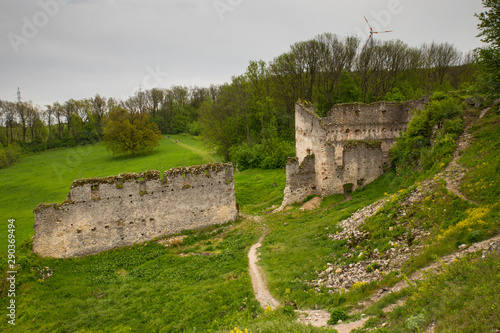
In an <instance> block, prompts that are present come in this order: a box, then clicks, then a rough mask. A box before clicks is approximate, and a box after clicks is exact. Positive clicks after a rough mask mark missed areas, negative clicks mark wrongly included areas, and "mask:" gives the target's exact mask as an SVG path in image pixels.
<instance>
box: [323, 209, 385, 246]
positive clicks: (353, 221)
mask: <svg viewBox="0 0 500 333" xmlns="http://www.w3.org/2000/svg"><path fill="white" fill-rule="evenodd" d="M385 202H386V201H385V200H380V201H377V202H375V203H373V204H371V205H369V206H366V207H364V208H362V209H360V210H358V211H357V212H356V213H354V214H353V215H352V216H351V217H349V218H347V219H345V220H343V221H340V222H339V224H338V227H340V228H342V229H343V230H342V231H340V232H339V233H336V234H334V235H328V237H329V238H330V239H332V240H338V241H340V240H343V239H350V240H352V239H362V238H365V237H366V236H367V235H368V233H366V232H363V231H360V230H359V229H358V227H360V226H361V225H363V223H364V222H365V220H366V218H368V217H370V216H373V215H375V214H377V212H378V210H379V209H380V208H381V207H382V206H383V205H384V204H385Z"/></svg>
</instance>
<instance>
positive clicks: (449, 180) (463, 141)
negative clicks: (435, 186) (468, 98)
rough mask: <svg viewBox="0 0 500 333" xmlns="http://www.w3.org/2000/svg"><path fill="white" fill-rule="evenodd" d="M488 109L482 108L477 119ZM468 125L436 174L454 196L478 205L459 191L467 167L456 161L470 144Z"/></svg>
mask: <svg viewBox="0 0 500 333" xmlns="http://www.w3.org/2000/svg"><path fill="white" fill-rule="evenodd" d="M490 109H491V107H488V108H486V109H484V110H482V111H481V114H480V115H479V117H478V119H481V118H483V117H484V115H485V114H486V113H487V112H488V111H489V110H490ZM469 126H470V125H469ZM469 126H467V127H466V128H465V129H464V132H463V133H462V134H461V135H460V137H459V138H458V140H457V149H455V152H454V153H453V159H452V160H451V162H450V164H448V166H447V167H446V169H444V170H443V171H442V172H441V173H439V174H438V177H443V178H444V180H445V181H446V188H447V189H448V191H450V192H453V193H454V194H455V195H456V196H458V197H461V198H462V199H464V200H467V201H469V202H470V203H473V204H475V205H478V203H477V202H475V201H472V200H470V199H468V198H467V197H466V196H465V195H464V194H463V193H462V192H460V183H461V182H462V178H463V177H464V176H465V173H466V172H467V169H466V168H465V167H464V166H462V165H460V164H459V163H458V159H459V158H460V156H461V154H462V152H463V151H464V150H465V149H467V148H468V147H469V146H470V145H471V140H472V135H471V134H470V133H469V131H468V129H469Z"/></svg>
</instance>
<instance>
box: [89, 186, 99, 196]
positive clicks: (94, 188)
mask: <svg viewBox="0 0 500 333" xmlns="http://www.w3.org/2000/svg"><path fill="white" fill-rule="evenodd" d="M90 196H91V198H92V199H99V184H93V185H91V186H90Z"/></svg>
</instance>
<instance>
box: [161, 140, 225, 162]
mask: <svg viewBox="0 0 500 333" xmlns="http://www.w3.org/2000/svg"><path fill="white" fill-rule="evenodd" d="M170 141H172V142H174V143H176V144H178V145H179V146H181V147H183V148H186V149H187V150H190V151H192V152H193V153H195V154H197V155H199V156H200V157H201V158H203V161H205V162H206V163H214V162H217V161H216V159H215V158H213V157H212V156H210V154H208V153H207V152H204V151H203V150H200V149H196V148H194V147H191V146H188V145H187V144H185V143H182V142H180V141H178V142H176V140H174V139H170Z"/></svg>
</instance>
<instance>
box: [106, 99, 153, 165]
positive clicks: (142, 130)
mask: <svg viewBox="0 0 500 333" xmlns="http://www.w3.org/2000/svg"><path fill="white" fill-rule="evenodd" d="M160 137H161V133H160V131H159V130H158V127H157V126H156V124H154V123H151V122H150V121H149V116H148V115H147V114H144V113H137V112H129V111H128V110H126V109H124V108H122V107H116V108H114V109H113V110H112V111H111V112H110V113H109V119H108V120H107V124H106V127H105V128H104V138H103V145H104V146H105V147H106V149H107V150H108V151H111V152H112V153H113V155H115V154H124V153H130V154H132V156H136V155H137V154H138V153H152V152H153V150H154V148H155V147H156V146H159V143H158V141H159V140H160Z"/></svg>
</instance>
